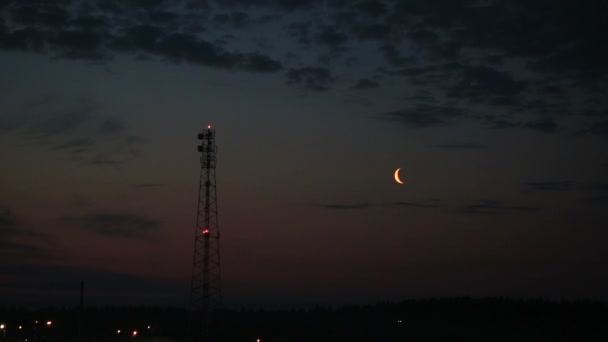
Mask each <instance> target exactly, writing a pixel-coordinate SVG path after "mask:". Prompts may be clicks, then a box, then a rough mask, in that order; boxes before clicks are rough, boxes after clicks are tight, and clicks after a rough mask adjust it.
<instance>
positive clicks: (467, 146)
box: [431, 143, 484, 150]
mask: <svg viewBox="0 0 608 342" xmlns="http://www.w3.org/2000/svg"><path fill="white" fill-rule="evenodd" d="M431 147H436V148H447V149H465V150H470V149H479V148H483V147H484V145H481V144H472V143H454V144H440V145H433V146H431Z"/></svg>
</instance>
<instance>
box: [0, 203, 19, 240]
mask: <svg viewBox="0 0 608 342" xmlns="http://www.w3.org/2000/svg"><path fill="white" fill-rule="evenodd" d="M19 232H20V228H19V226H18V224H17V219H16V217H15V215H14V214H13V212H12V211H11V210H10V209H9V208H8V207H5V206H2V205H0V236H2V237H6V236H9V235H16V234H18V233H19Z"/></svg>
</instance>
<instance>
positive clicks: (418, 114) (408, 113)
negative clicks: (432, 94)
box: [380, 104, 464, 128]
mask: <svg viewBox="0 0 608 342" xmlns="http://www.w3.org/2000/svg"><path fill="white" fill-rule="evenodd" d="M462 116H464V110H463V109H461V108H457V107H448V106H436V105H427V104H421V105H418V106H416V107H415V108H411V109H404V110H399V111H393V112H388V113H384V114H382V115H380V118H381V119H387V120H394V121H398V122H401V123H403V124H405V125H406V126H409V127H415V128H424V127H433V126H441V125H446V124H449V123H450V121H451V120H452V119H455V118H460V117H462Z"/></svg>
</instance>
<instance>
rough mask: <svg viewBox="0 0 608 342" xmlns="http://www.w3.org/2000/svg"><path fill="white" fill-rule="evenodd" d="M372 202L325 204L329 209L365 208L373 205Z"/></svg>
mask: <svg viewBox="0 0 608 342" xmlns="http://www.w3.org/2000/svg"><path fill="white" fill-rule="evenodd" d="M373 206H374V205H373V204H370V203H358V204H326V205H323V207H324V208H327V209H365V208H370V207H373Z"/></svg>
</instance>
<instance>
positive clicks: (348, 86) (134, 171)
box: [0, 0, 608, 305]
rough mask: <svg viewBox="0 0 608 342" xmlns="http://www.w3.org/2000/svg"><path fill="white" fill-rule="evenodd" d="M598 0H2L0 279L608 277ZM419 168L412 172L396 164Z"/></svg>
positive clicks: (93, 284)
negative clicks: (201, 269) (207, 214)
mask: <svg viewBox="0 0 608 342" xmlns="http://www.w3.org/2000/svg"><path fill="white" fill-rule="evenodd" d="M607 12H608V3H606V2H605V1H600V0H597V1H587V2H584V3H579V2H572V1H555V0H552V1H548V0H539V1H527V0H511V1H492V0H487V1H483V0H479V1H470V0H469V1H467V0H458V1H456V0H402V1H395V0H392V1H391V0H385V1H381V0H363V1H346V0H326V1H319V0H274V1H273V0H208V1H205V0H180V1H174V0H171V1H169V0H148V1H147V0H126V1H118V0H116V1H112V0H107V1H106V0H28V1H24V0H19V1H17V0H13V1H11V0H9V1H2V2H0V65H1V67H0V298H2V301H1V302H0V304H4V303H8V304H28V305H30V304H41V303H42V304H45V305H46V304H62V305H75V304H76V303H77V302H78V287H79V282H80V280H81V279H83V280H85V282H86V285H87V301H88V302H90V303H97V304H143V303H145V304H172V305H185V304H186V302H187V296H188V291H189V278H190V272H191V262H192V246H193V242H194V241H193V238H194V229H195V219H196V198H197V191H198V173H199V167H200V166H199V159H198V158H199V157H198V153H197V151H196V145H197V139H196V134H197V133H198V131H199V130H200V129H201V128H202V127H205V126H206V125H207V124H209V123H210V124H213V125H214V126H215V127H216V132H217V143H218V170H217V184H218V200H219V217H220V230H221V231H222V240H221V242H220V243H221V259H222V277H223V285H224V295H225V301H226V302H227V303H228V304H229V305H250V304H253V305H275V304H276V305H301V304H310V303H322V304H323V303H336V304H340V303H355V302H356V303H363V302H369V301H377V300H401V299H406V298H421V297H429V296H463V295H470V296H510V297H538V296H540V297H546V298H569V299H572V298H601V299H608V273H606V271H605V270H606V265H608V249H607V248H606V246H607V245H608V230H607V227H608V214H607V210H608V153H607V152H608V149H607V147H608V97H606V96H605V92H606V88H607V86H608V76H607V75H608V45H606V42H605V37H606V36H607V35H608V21H606V20H605V13H607ZM398 167H401V168H402V177H403V179H404V180H405V185H401V186H400V185H398V184H396V183H395V182H394V181H393V179H392V174H393V172H394V170H395V169H396V168H398Z"/></svg>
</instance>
